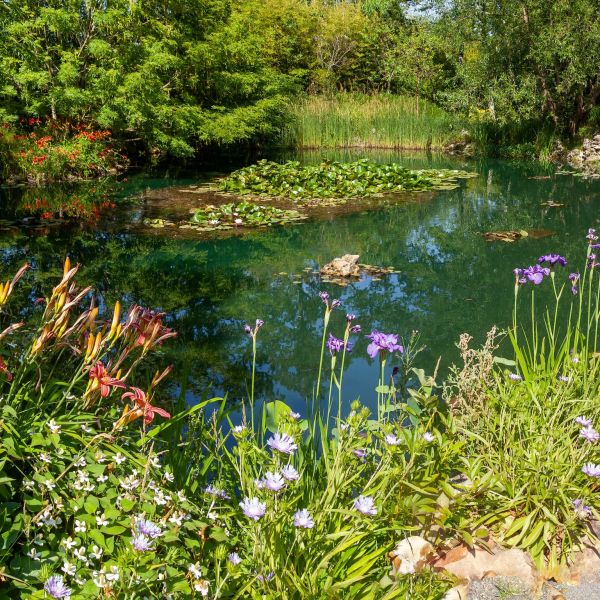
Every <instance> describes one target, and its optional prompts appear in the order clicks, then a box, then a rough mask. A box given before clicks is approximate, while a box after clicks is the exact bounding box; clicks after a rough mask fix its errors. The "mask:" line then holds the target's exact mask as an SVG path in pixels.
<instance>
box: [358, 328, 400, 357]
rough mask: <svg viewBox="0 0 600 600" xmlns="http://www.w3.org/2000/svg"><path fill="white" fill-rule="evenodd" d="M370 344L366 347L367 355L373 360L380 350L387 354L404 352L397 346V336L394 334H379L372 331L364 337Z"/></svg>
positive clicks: (374, 330) (375, 330)
mask: <svg viewBox="0 0 600 600" xmlns="http://www.w3.org/2000/svg"><path fill="white" fill-rule="evenodd" d="M366 337H367V339H368V340H371V343H370V344H369V345H368V346H367V354H368V355H369V356H370V357H371V358H375V357H376V356H377V355H378V354H379V351H380V350H383V351H387V352H400V353H402V352H404V348H403V347H402V346H401V345H400V344H398V336H397V335H396V334H395V333H381V332H380V331H377V329H373V331H372V332H371V333H370V335H367V336H366Z"/></svg>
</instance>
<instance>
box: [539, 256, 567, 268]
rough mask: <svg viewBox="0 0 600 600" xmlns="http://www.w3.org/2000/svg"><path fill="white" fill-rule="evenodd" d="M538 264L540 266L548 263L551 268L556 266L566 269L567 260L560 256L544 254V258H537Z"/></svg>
mask: <svg viewBox="0 0 600 600" xmlns="http://www.w3.org/2000/svg"><path fill="white" fill-rule="evenodd" d="M538 263H539V264H540V265H543V264H544V263H548V264H549V265H550V266H551V267H553V266H554V265H557V264H558V265H561V266H563V267H566V266H567V259H566V258H565V257H564V256H561V255H560V254H544V256H540V257H539V258H538Z"/></svg>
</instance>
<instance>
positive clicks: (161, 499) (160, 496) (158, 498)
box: [154, 490, 171, 506]
mask: <svg viewBox="0 0 600 600" xmlns="http://www.w3.org/2000/svg"><path fill="white" fill-rule="evenodd" d="M170 499H171V496H169V495H168V494H165V493H164V492H163V491H162V490H158V492H156V494H155V495H154V502H156V504H158V505H159V506H163V505H164V504H166V503H167V502H168V501H169V500H170Z"/></svg>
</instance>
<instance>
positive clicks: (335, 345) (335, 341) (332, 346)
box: [327, 333, 344, 356]
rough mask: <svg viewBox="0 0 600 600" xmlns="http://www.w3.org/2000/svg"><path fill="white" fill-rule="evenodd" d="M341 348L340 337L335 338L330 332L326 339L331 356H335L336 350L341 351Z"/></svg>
mask: <svg viewBox="0 0 600 600" xmlns="http://www.w3.org/2000/svg"><path fill="white" fill-rule="evenodd" d="M343 349H344V340H340V338H337V337H335V336H334V335H332V334H331V333H330V334H329V339H328V340H327V350H329V353H330V354H331V356H335V355H336V354H337V353H338V352H341V351H342V350H343Z"/></svg>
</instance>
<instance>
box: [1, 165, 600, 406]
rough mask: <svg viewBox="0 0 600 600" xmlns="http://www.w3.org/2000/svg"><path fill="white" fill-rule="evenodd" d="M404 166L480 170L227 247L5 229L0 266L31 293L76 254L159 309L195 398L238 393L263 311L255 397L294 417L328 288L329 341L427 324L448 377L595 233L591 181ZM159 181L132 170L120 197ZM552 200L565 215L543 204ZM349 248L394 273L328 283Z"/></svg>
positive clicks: (79, 231) (426, 359)
mask: <svg viewBox="0 0 600 600" xmlns="http://www.w3.org/2000/svg"><path fill="white" fill-rule="evenodd" d="M321 155H322V154H321ZM321 155H319V156H318V157H315V156H308V157H304V160H318V159H319V158H320V156H321ZM382 158H383V159H384V160H389V159H390V155H389V154H386V155H385V156H383V157H382ZM392 158H393V157H392ZM419 160H420V161H421V162H420V163H419ZM436 161H437V162H436ZM403 162H405V163H409V166H413V167H416V166H423V167H427V168H429V167H431V166H440V167H446V166H454V167H456V168H469V169H471V170H473V169H476V170H478V172H479V173H480V175H481V176H480V177H479V178H477V179H473V180H468V181H466V182H465V183H463V184H462V186H461V188H460V189H457V190H452V191H444V192H439V193H437V194H435V195H434V196H433V197H432V198H429V199H427V200H426V201H414V202H403V203H400V204H395V205H393V204H392V205H390V204H383V205H382V206H381V208H380V209H379V210H372V211H369V212H358V213H354V214H348V215H344V216H339V217H337V218H335V219H331V220H314V221H310V222H306V223H303V224H302V225H298V226H293V227H289V228H279V229H273V230H269V231H260V232H252V233H249V234H247V235H244V236H241V237H235V238H229V239H219V240H217V239H213V240H210V239H209V240H200V239H170V238H169V237H168V236H165V235H161V236H157V235H153V236H146V235H139V234H136V235H134V234H132V233H127V232H123V231H122V230H121V227H120V225H121V224H122V223H123V222H124V220H125V219H126V215H127V213H126V212H123V213H119V212H118V208H117V212H116V213H114V214H113V215H112V223H111V224H110V226H109V225H107V224H106V222H104V221H101V222H100V223H98V224H95V225H94V226H90V227H85V228H80V227H77V228H71V229H65V228H49V229H48V230H47V231H45V232H44V234H43V235H35V232H34V231H32V230H29V229H24V228H20V229H19V230H18V231H17V232H15V231H13V232H12V234H11V235H8V234H3V235H2V238H1V240H2V250H3V253H2V261H3V263H4V265H3V267H4V269H5V270H9V269H14V268H15V267H16V266H18V265H19V264H20V263H22V262H23V261H24V260H29V261H31V262H32V263H33V264H34V266H35V270H34V273H33V274H32V277H34V278H35V282H36V285H37V286H44V287H46V289H47V287H48V286H49V285H51V283H52V282H53V280H54V278H56V277H57V276H58V274H59V271H60V268H61V263H62V259H63V257H64V255H65V254H67V253H68V254H70V255H71V257H72V258H73V260H77V261H80V262H81V263H82V264H83V267H82V272H81V280H82V282H85V283H94V284H95V285H96V286H97V288H98V290H99V293H100V296H101V302H102V305H112V303H114V301H115V300H116V299H118V298H125V299H126V301H128V302H138V303H141V304H143V305H146V306H152V307H155V308H159V309H161V310H164V311H166V312H167V313H168V324H169V326H171V327H174V328H175V329H176V330H177V331H178V332H179V337H178V340H177V342H175V343H172V344H169V345H167V346H166V347H165V350H164V352H165V354H166V356H164V357H162V361H163V363H164V362H173V363H174V364H175V366H176V369H175V375H174V380H183V379H185V380H186V381H187V382H188V385H189V392H188V398H190V399H191V401H193V400H194V398H198V397H200V396H207V395H211V394H214V393H222V392H225V391H226V392H228V393H229V394H230V396H231V398H232V399H235V398H239V397H240V396H242V395H244V394H245V391H246V385H247V380H248V373H249V365H250V343H249V340H248V338H247V337H246V336H245V334H244V332H243V325H244V323H245V322H246V321H248V322H253V321H254V319H256V318H257V317H260V318H261V319H263V320H264V321H265V322H266V325H265V327H264V328H263V329H262V330H261V333H260V335H259V355H258V359H259V366H258V372H257V390H258V393H259V394H260V395H261V396H262V397H267V398H275V397H277V398H286V399H288V400H290V401H292V403H295V406H296V407H297V408H300V407H301V406H302V403H303V399H304V398H305V397H306V396H310V395H311V393H312V386H313V385H314V381H315V379H316V377H315V375H316V369H317V365H318V351H319V344H320V336H321V324H322V320H321V319H322V309H323V305H322V303H321V301H320V299H319V297H318V292H319V291H321V290H323V289H324V290H326V291H328V292H329V293H330V294H331V296H332V297H339V298H341V300H342V301H343V310H339V311H336V313H335V314H334V317H333V318H332V328H333V331H334V333H335V334H337V335H339V336H341V334H342V331H343V327H344V315H345V312H346V311H347V312H353V313H355V314H357V315H358V322H359V323H360V324H361V325H362V327H363V331H364V332H365V333H367V332H368V331H370V330H371V329H372V328H378V329H380V330H382V331H385V332H394V333H399V334H401V336H404V337H408V336H409V335H410V332H411V331H413V330H418V331H420V332H421V341H422V342H423V343H424V344H425V345H426V346H427V349H426V351H425V352H424V353H423V354H422V355H421V357H420V360H419V362H420V364H421V365H422V366H424V367H425V368H426V369H428V370H432V369H433V367H434V365H435V363H436V361H437V359H438V357H441V358H442V368H447V366H448V365H449V364H450V363H451V362H453V361H455V360H456V359H457V351H456V349H455V347H454V343H455V341H456V340H457V339H458V336H459V334H460V333H461V332H463V331H468V332H470V333H472V334H474V335H475V337H476V339H478V340H481V339H483V336H484V334H485V332H486V331H487V330H488V329H489V328H490V327H491V326H492V325H493V324H498V325H500V326H504V325H506V324H507V323H508V322H509V320H510V312H511V308H512V285H513V276H512V269H513V268H514V267H515V266H522V265H527V264H530V263H531V262H532V261H533V260H535V259H536V258H537V257H538V256H539V255H540V254H544V253H547V252H550V251H553V252H559V253H561V254H563V255H566V256H567V257H568V258H569V260H570V262H571V263H575V264H577V263H578V261H579V262H580V261H582V260H583V257H584V254H585V245H584V244H585V242H584V235H585V232H586V231H587V228H588V227H590V226H597V225H598V211H597V207H596V203H597V202H598V198H599V194H598V193H599V191H600V182H597V181H584V180H581V179H578V178H574V177H569V176H561V175H557V176H552V178H551V179H544V180H540V179H530V177H535V176H538V175H540V174H545V173H546V171H544V170H542V169H541V168H540V167H539V166H535V165H525V164H520V165H519V164H508V163H499V162H481V163H471V164H470V165H465V164H464V162H459V163H458V164H456V163H453V162H452V161H451V160H450V159H447V158H439V157H438V158H436V157H425V158H420V159H419V158H417V157H411V158H410V159H407V158H406V157H404V160H403ZM165 181H166V180H165V179H159V178H154V179H153V178H144V177H143V176H139V177H131V178H130V181H129V182H126V183H125V184H122V188H121V190H120V191H119V193H118V194H117V199H118V197H119V196H120V197H124V196H128V195H131V194H133V193H137V192H139V190H142V189H145V188H148V187H157V186H159V185H164V184H165ZM185 181H191V179H189V178H188V179H186V180H185ZM176 183H177V184H178V185H182V183H183V180H182V181H177V182H176ZM547 200H554V201H555V202H557V203H561V204H564V207H562V208H551V207H547V206H542V203H543V202H546V201H547ZM535 228H547V229H550V230H553V231H554V232H555V236H554V237H552V238H545V239H538V240H535V239H524V240H521V241H519V242H515V243H513V244H503V243H488V242H486V241H485V240H484V239H483V237H482V235H481V234H482V233H483V232H485V231H498V230H512V229H535ZM345 253H352V254H359V255H360V256H361V262H366V263H369V264H373V265H382V266H394V267H395V268H396V269H398V270H399V271H400V273H399V274H392V275H389V276H385V277H382V278H381V279H379V280H376V279H375V280H374V279H373V278H370V277H365V278H363V279H362V280H361V281H360V282H358V283H355V284H352V285H349V286H348V287H345V288H341V287H338V286H335V285H333V284H324V283H322V282H321V281H320V278H319V277H318V276H317V275H315V274H314V273H313V272H312V270H314V269H315V268H317V267H318V266H319V265H322V264H324V263H325V262H327V261H329V260H331V259H332V258H333V257H335V256H339V255H341V254H345ZM567 274H568V272H565V274H564V276H565V278H566V275H567ZM366 346H367V342H366V341H365V340H364V338H363V337H360V338H358V339H357V344H356V346H355V349H354V351H353V353H352V355H351V357H350V359H349V361H348V373H347V375H346V378H345V386H346V388H347V397H349V398H354V397H357V396H360V397H361V398H362V399H363V400H364V401H366V402H371V401H373V399H374V392H373V388H374V385H375V382H376V379H377V365H376V364H374V363H373V361H371V360H370V359H368V357H367V355H366Z"/></svg>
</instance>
